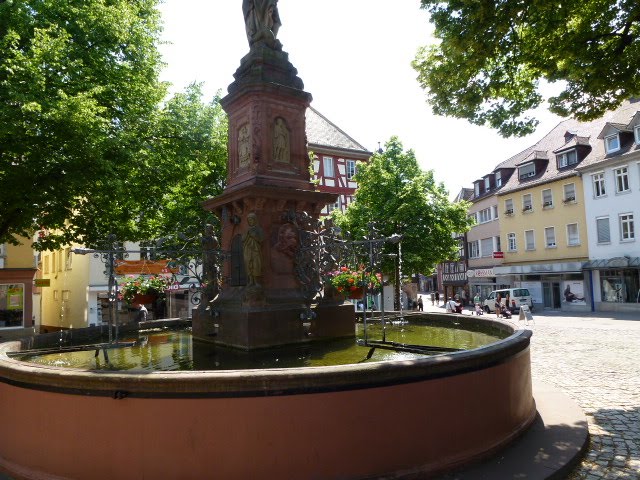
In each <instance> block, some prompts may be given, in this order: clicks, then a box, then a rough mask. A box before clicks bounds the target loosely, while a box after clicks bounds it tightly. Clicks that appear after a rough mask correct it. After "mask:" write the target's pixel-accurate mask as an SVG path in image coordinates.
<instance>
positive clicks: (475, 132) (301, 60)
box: [161, 0, 560, 195]
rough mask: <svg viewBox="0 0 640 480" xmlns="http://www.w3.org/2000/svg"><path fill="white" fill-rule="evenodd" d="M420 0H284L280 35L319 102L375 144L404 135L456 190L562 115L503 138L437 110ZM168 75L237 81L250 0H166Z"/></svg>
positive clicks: (221, 85)
mask: <svg viewBox="0 0 640 480" xmlns="http://www.w3.org/2000/svg"><path fill="white" fill-rule="evenodd" d="M419 6H420V1H419V0H396V1H395V2H389V1H388V0H324V1H322V2H314V1H311V0H280V1H279V3H278V8H279V12H280V18H281V20H282V27H281V28H280V32H279V34H278V38H279V40H280V41H281V42H282V44H283V46H284V50H285V51H286V52H288V53H289V59H290V61H291V62H292V63H293V65H294V66H295V67H296V68H297V69H298V74H299V76H300V78H302V80H303V82H304V84H305V90H306V91H307V92H309V93H311V94H312V96H313V99H314V100H313V102H312V105H313V107H314V108H316V109H317V110H318V111H320V112H321V113H322V114H323V115H325V116H326V117H327V118H328V119H329V120H331V121H332V122H334V123H335V124H336V125H338V126H339V127H340V128H342V129H343V130H344V131H345V132H347V133H348V134H349V135H351V136H352V137H353V138H354V139H355V140H356V141H358V142H359V143H361V144H362V145H363V146H364V147H365V148H367V149H369V150H374V149H376V148H377V146H378V142H381V143H382V144H384V142H385V141H386V140H388V139H389V137H391V136H392V135H397V136H398V137H399V138H400V140H401V141H402V142H403V144H404V147H405V149H409V148H411V149H413V150H414V151H415V153H416V157H417V158H418V160H419V162H420V165H421V166H422V167H423V168H424V169H433V170H434V173H435V178H436V180H437V181H438V182H444V184H445V185H446V186H447V188H448V189H449V191H450V193H451V194H452V195H455V194H456V193H457V192H458V191H459V190H460V189H461V188H462V187H471V186H472V182H473V181H474V180H475V179H477V178H479V177H480V176H482V175H484V174H486V173H488V172H489V171H491V170H492V169H493V168H494V166H495V165H497V164H498V163H500V162H501V161H503V160H506V159H507V158H509V157H510V156H512V155H514V154H516V153H518V152H519V151H521V150H523V149H525V148H526V147H528V146H529V145H531V144H533V143H535V142H536V141H537V140H538V139H539V138H541V137H542V136H544V135H545V134H546V133H547V132H548V131H549V130H551V129H552V128H553V127H554V126H555V125H556V124H557V123H558V122H559V121H560V119H559V118H558V117H556V116H554V115H551V114H550V113H548V112H546V111H544V110H543V111H542V112H540V114H539V119H540V120H541V121H542V123H541V125H540V126H539V127H538V130H537V131H536V132H535V133H534V134H532V135H530V136H529V137H526V138H521V139H509V140H506V139H503V138H502V137H500V136H499V135H498V134H497V133H496V132H495V131H493V130H491V129H488V128H483V127H477V126H473V125H470V124H469V123H467V122H466V121H464V120H455V119H451V118H444V117H438V116H435V115H434V114H433V113H432V112H431V109H430V107H429V105H427V103H426V102H425V95H424V92H423V91H422V90H421V89H420V88H419V86H418V83H417V81H416V73H415V71H414V70H413V69H412V68H411V60H412V59H413V58H414V56H415V53H416V51H417V49H418V47H419V46H420V45H426V44H429V43H431V42H433V38H432V37H431V32H432V28H431V24H430V23H429V20H428V14H427V12H425V11H423V10H420V8H419ZM161 11H162V13H163V21H164V29H165V30H164V34H163V38H164V40H165V41H166V42H167V44H165V45H163V46H162V48H161V51H162V53H163V57H164V61H165V62H166V63H167V66H166V67H165V69H164V71H163V74H162V78H163V79H164V80H168V81H170V82H171V83H172V84H173V85H174V90H182V89H183V88H184V87H185V86H186V85H188V84H189V83H191V82H193V81H198V82H204V85H205V88H204V91H205V93H206V95H207V97H208V98H210V97H211V96H212V95H213V94H214V93H215V92H216V91H217V90H221V91H222V93H223V94H226V92H227V86H228V85H229V84H230V83H231V82H232V81H233V73H234V72H235V70H236V68H237V67H238V66H239V65H240V59H241V58H242V57H243V56H244V55H245V54H246V53H248V51H249V46H248V43H247V39H246V36H245V30H244V21H243V17H242V1H241V0H164V3H163V5H161Z"/></svg>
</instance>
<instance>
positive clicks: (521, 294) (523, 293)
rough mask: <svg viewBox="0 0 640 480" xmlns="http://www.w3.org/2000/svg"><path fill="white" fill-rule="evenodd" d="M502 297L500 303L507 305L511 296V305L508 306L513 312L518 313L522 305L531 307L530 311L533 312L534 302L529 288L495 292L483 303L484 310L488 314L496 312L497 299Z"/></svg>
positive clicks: (505, 289)
mask: <svg viewBox="0 0 640 480" xmlns="http://www.w3.org/2000/svg"><path fill="white" fill-rule="evenodd" d="M498 294H499V295H500V303H501V304H502V305H505V302H506V300H507V295H509V303H510V305H507V307H509V308H510V309H511V311H512V312H514V313H516V312H517V311H518V310H520V306H521V305H529V310H531V311H533V300H531V293H529V289H528V288H504V289H502V290H494V291H493V292H491V293H490V294H489V296H488V297H487V298H485V299H484V302H482V309H483V310H484V311H485V312H487V313H492V312H495V311H496V297H497V296H498Z"/></svg>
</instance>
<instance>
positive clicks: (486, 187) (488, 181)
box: [484, 177, 491, 192]
mask: <svg viewBox="0 0 640 480" xmlns="http://www.w3.org/2000/svg"><path fill="white" fill-rule="evenodd" d="M489 190H491V178H490V177H487V178H485V179H484V191H485V192H488V191H489Z"/></svg>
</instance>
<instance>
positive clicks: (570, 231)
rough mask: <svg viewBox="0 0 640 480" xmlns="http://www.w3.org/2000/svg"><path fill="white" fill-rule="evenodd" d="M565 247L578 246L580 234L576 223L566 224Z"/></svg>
mask: <svg viewBox="0 0 640 480" xmlns="http://www.w3.org/2000/svg"><path fill="white" fill-rule="evenodd" d="M567 245H569V246H570V247H575V246H578V245H580V232H579V231H578V224H577V223H569V224H567Z"/></svg>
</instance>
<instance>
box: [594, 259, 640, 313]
mask: <svg viewBox="0 0 640 480" xmlns="http://www.w3.org/2000/svg"><path fill="white" fill-rule="evenodd" d="M584 269H585V270H586V271H587V272H588V275H589V276H590V278H591V283H592V285H593V299H594V302H593V304H594V305H593V306H594V309H595V310H602V311H640V257H616V258H611V259H606V260H591V261H589V262H586V263H585V265H584Z"/></svg>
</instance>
